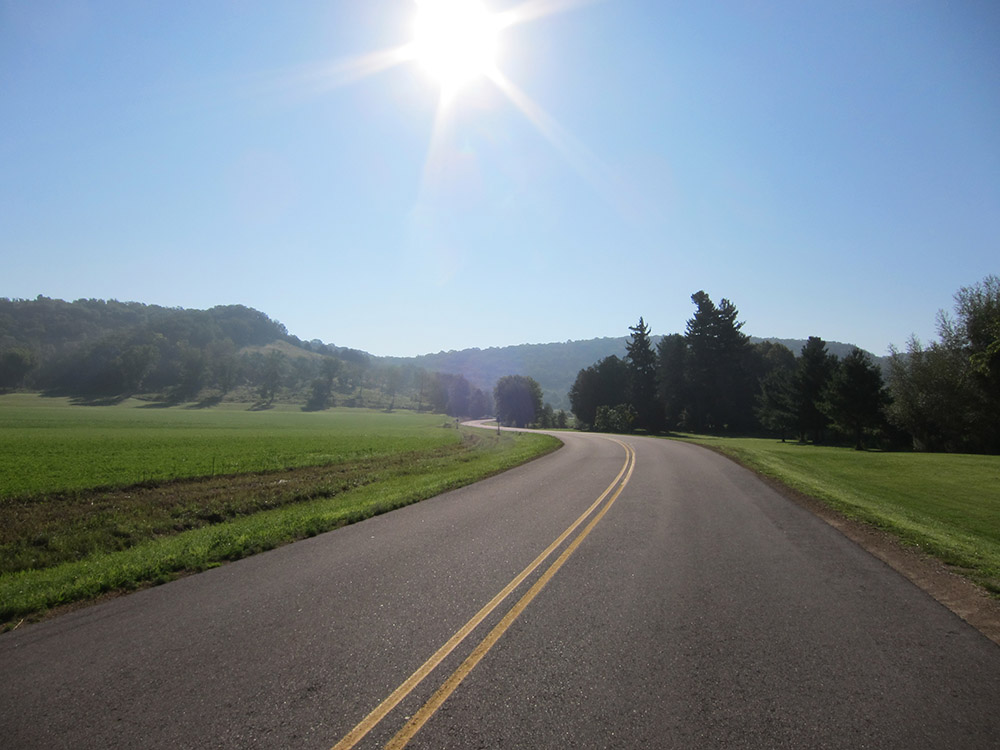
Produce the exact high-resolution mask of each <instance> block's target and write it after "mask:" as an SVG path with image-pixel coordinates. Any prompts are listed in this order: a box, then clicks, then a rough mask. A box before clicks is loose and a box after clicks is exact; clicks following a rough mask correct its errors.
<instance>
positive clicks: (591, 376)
mask: <svg viewBox="0 0 1000 750" xmlns="http://www.w3.org/2000/svg"><path fill="white" fill-rule="evenodd" d="M628 378H629V373H628V365H627V364H626V363H625V362H624V361H623V360H621V359H619V358H618V357H616V356H615V355H613V354H612V355H611V356H608V357H605V358H604V359H602V360H600V361H599V362H597V364H594V365H591V366H590V367H587V368H584V369H583V370H580V372H579V373H577V376H576V380H575V381H574V383H573V386H572V388H570V391H569V402H570V408H571V409H572V411H573V415H574V416H575V417H576V423H577V426H579V427H585V428H589V427H593V426H594V424H595V423H596V421H597V408H598V407H599V406H617V405H618V404H621V403H625V400H626V398H627V390H628Z"/></svg>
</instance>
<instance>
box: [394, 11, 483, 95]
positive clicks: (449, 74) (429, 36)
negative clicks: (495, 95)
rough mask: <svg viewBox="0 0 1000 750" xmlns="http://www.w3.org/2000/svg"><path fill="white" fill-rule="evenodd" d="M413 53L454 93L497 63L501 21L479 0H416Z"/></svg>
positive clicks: (436, 78) (443, 87) (444, 86)
mask: <svg viewBox="0 0 1000 750" xmlns="http://www.w3.org/2000/svg"><path fill="white" fill-rule="evenodd" d="M416 5H417V12H416V16H415V18H414V24H413V32H414V36H413V57H414V59H415V60H417V62H418V63H420V65H421V66H422V67H423V68H424V69H425V70H426V71H427V72H428V73H429V74H430V75H431V76H432V77H433V78H434V79H435V80H437V81H438V83H439V84H440V86H441V88H442V91H444V92H447V93H454V92H455V91H457V90H458V89H459V88H461V87H462V86H463V85H465V84H467V83H469V82H471V81H473V80H475V79H477V78H480V77H482V76H487V75H489V74H490V73H491V72H492V71H493V70H494V68H495V66H496V53H497V36H498V33H499V30H500V29H499V23H498V21H497V17H496V16H495V15H494V14H492V13H490V12H489V11H488V10H487V9H486V7H485V6H484V5H483V4H482V3H480V2H478V0H416Z"/></svg>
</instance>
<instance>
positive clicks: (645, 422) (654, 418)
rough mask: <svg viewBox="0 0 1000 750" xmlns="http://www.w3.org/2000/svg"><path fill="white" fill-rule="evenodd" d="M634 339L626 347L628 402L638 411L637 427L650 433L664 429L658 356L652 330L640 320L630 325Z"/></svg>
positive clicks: (636, 412)
mask: <svg viewBox="0 0 1000 750" xmlns="http://www.w3.org/2000/svg"><path fill="white" fill-rule="evenodd" d="M629 330H630V331H631V332H632V338H631V339H630V340H629V341H628V342H627V343H626V344H625V349H626V354H625V360H626V362H627V363H628V373H629V379H628V401H627V403H628V404H630V405H631V406H632V408H633V409H634V410H635V414H636V418H635V426H636V427H638V428H640V429H644V430H646V431H647V432H658V431H659V430H660V429H661V428H662V427H663V416H662V411H661V409H660V403H659V400H658V399H657V398H656V353H655V352H654V351H653V342H652V341H651V340H650V336H649V327H648V326H647V325H646V323H645V321H643V319H642V318H641V317H640V318H639V323H638V324H637V325H634V326H629Z"/></svg>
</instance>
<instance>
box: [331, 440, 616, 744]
mask: <svg viewBox="0 0 1000 750" xmlns="http://www.w3.org/2000/svg"><path fill="white" fill-rule="evenodd" d="M615 442H616V443H618V444H619V445H621V446H622V447H623V448H625V464H624V465H623V466H622V468H621V471H619V472H618V476H616V477H615V478H614V481H613V482H611V484H609V485H608V487H607V489H606V490H604V492H602V493H601V496H600V497H598V498H597V500H595V501H594V503H593V504H592V505H591V506H590V507H589V508H587V510H585V511H584V512H583V513H582V514H581V515H580V517H579V518H577V519H576V520H575V521H574V522H573V523H572V524H570V526H569V527H568V528H567V529H566V530H565V531H564V532H563V533H562V534H560V535H559V537H558V538H557V539H556V540H555V541H554V542H552V544H550V545H549V546H548V547H546V548H545V550H544V551H543V552H542V553H541V554H540V555H538V557H536V558H535V559H534V560H533V561H532V562H531V563H530V564H529V565H528V567H526V568H525V569H524V570H522V571H521V572H520V573H518V574H517V576H515V577H514V579H513V580H511V582H510V583H508V584H507V585H506V586H504V588H503V589H502V590H501V591H500V593H498V594H497V595H496V596H495V597H493V599H491V600H490V601H489V602H488V603H487V604H486V606H484V607H483V608H482V609H481V610H479V612H477V613H476V614H475V615H474V616H473V617H472V619H471V620H469V621H468V622H467V623H465V625H463V626H462V627H461V628H460V629H459V630H458V631H456V633H455V634H454V635H453V636H452V637H451V638H449V639H448V640H447V642H446V643H445V644H444V645H443V646H441V648H439V649H438V650H437V651H436V652H434V655H433V656H431V657H430V658H429V659H428V660H427V661H425V662H424V663H423V664H421V665H420V667H418V668H417V670H416V671H415V672H414V673H413V674H412V675H410V676H409V677H408V678H407V679H406V680H405V681H404V682H403V683H402V684H401V685H400V686H399V687H398V688H396V689H395V690H393V691H392V693H391V694H390V695H389V697H388V698H386V699H385V700H384V701H382V702H381V703H380V704H378V706H376V707H375V709H374V710H373V711H372V712H371V713H370V714H368V715H367V716H366V717H365V718H364V719H362V720H361V721H360V722H359V723H358V725H357V726H355V727H354V729H352V730H351V731H350V732H348V733H347V734H346V735H345V736H344V738H343V739H341V740H340V742H338V743H337V744H336V745H334V746H333V748H332V750H350V748H353V747H354V746H355V745H356V744H357V743H358V742H360V741H361V739H362V738H363V737H364V736H365V735H366V734H368V733H369V732H370V731H371V730H372V729H374V728H375V725H377V724H378V723H379V722H380V721H382V719H384V718H385V717H386V716H387V715H388V714H389V712H391V711H392V709H394V708H395V707H396V706H397V705H399V703H400V702H401V701H402V700H403V699H404V698H405V697H406V696H407V695H409V694H410V693H411V692H412V691H413V689H414V688H415V687H416V686H417V685H419V684H420V683H421V682H422V681H423V680H424V678H425V677H427V675H429V674H430V673H431V672H432V671H434V669H435V668H436V667H437V666H438V665H439V664H440V663H441V662H442V661H444V660H445V659H446V658H447V657H448V655H449V654H450V653H451V652H452V651H454V650H455V648H456V647H457V646H458V645H459V644H460V643H461V642H462V641H463V640H465V638H466V637H468V635H469V634H470V633H471V632H472V631H473V630H475V629H476V628H477V627H478V626H479V625H480V623H482V621H483V620H485V619H486V618H487V617H489V615H490V613H492V612H493V610H495V609H496V608H497V607H499V606H500V604H501V603H503V600H504V599H506V598H507V597H508V596H510V594H511V592H513V591H514V590H515V589H516V588H517V587H518V586H520V585H521V584H522V583H523V582H524V579H525V578H527V577H528V576H530V575H531V574H532V573H533V572H534V571H535V569H537V568H538V566H540V565H541V564H542V563H543V562H545V560H546V559H547V558H548V557H549V556H550V555H551V554H552V553H553V552H554V551H555V550H556V549H557V548H558V547H559V546H560V545H561V544H562V543H563V542H564V541H566V539H567V538H568V537H569V535H570V534H572V533H573V532H574V531H575V530H576V528H577V527H578V526H579V525H580V524H581V523H583V522H584V521H585V520H586V519H587V517H588V516H589V515H590V514H591V513H593V512H594V510H595V509H596V508H597V507H598V506H599V505H600V504H601V503H602V502H604V499H605V498H606V497H607V496H608V495H609V494H610V493H611V491H612V490H613V489H614V488H615V486H616V485H617V484H618V482H619V481H620V480H621V479H622V477H623V476H624V475H625V473H626V471H628V473H629V475H631V470H630V468H629V466H630V462H631V461H632V455H633V454H632V452H631V449H630V448H629V447H628V446H626V445H625V444H624V443H621V442H619V441H617V440H615ZM625 481H626V482H627V481H628V479H626V480H625ZM622 486H624V484H623V485H622ZM618 492H621V489H620V488H619V490H618ZM617 496H618V495H617V493H616V495H615V497H617ZM612 502H614V500H612ZM602 514H603V512H602ZM588 528H589V527H588Z"/></svg>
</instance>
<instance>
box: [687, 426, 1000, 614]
mask: <svg viewBox="0 0 1000 750" xmlns="http://www.w3.org/2000/svg"><path fill="white" fill-rule="evenodd" d="M685 439H688V440H691V441H692V442H696V443H699V444H702V445H705V446H708V447H711V448H714V449H716V450H719V451H721V452H722V453H725V454H726V455H729V456H731V457H732V458H734V459H736V460H737V461H739V462H740V463H742V464H744V465H746V466H748V467H750V468H752V469H754V470H755V471H758V472H760V473H761V474H763V475H765V476H769V477H772V478H774V479H777V480H778V481H780V482H781V483H783V484H785V485H787V486H789V487H791V488H792V489H795V490H798V491H800V492H802V493H804V494H806V495H809V496H811V497H815V498H818V499H820V500H822V501H824V502H825V503H827V504H828V505H829V506H830V507H832V508H834V509H835V510H837V511H839V512H840V513H842V514H843V515H845V516H847V517H848V518H853V519H856V520H859V521H863V522H865V523H868V524H871V525H873V526H876V527H878V528H881V529H884V530H886V531H888V532H890V533H891V534H893V535H894V536H896V537H897V538H899V539H900V540H901V541H903V542H904V543H906V544H909V545H915V546H919V547H920V548H921V549H923V550H924V551H925V552H927V553H929V554H931V555H933V556H935V557H937V558H939V559H941V560H943V561H944V562H945V563H947V564H948V565H950V566H953V567H954V569H955V570H956V571H957V572H960V573H962V574H964V575H966V576H967V577H968V578H970V579H972V580H973V581H975V582H976V583H979V584H980V585H982V586H984V587H985V588H986V589H987V590H988V591H990V592H991V593H992V594H994V595H997V594H1000V456H979V455H975V456H974V455H963V454H941V453H902V452H901V453H883V452H878V451H855V450H851V449H848V448H838V447H829V446H814V445H800V444H797V443H781V442H778V441H775V440H766V439H750V438H713V437H704V436H688V437H686V438H685Z"/></svg>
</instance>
